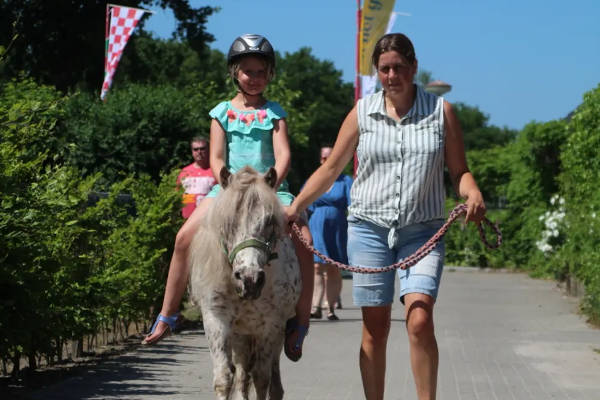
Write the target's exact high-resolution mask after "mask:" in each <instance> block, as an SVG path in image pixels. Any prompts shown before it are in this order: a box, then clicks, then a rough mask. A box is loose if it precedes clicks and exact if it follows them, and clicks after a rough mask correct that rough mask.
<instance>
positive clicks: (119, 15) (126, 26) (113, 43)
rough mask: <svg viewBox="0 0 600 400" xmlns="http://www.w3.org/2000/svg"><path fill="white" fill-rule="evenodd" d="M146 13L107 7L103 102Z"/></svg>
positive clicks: (101, 94) (126, 8) (137, 9)
mask: <svg viewBox="0 0 600 400" xmlns="http://www.w3.org/2000/svg"><path fill="white" fill-rule="evenodd" d="M145 12H150V11H147V10H142V9H140V8H131V7H123V6H116V5H110V4H109V5H107V6H106V43H105V47H106V54H105V57H104V82H103V83H102V92H101V93H100V98H101V99H102V100H104V99H105V98H106V94H107V93H108V89H110V86H111V85H112V81H113V77H114V75H115V71H116V70H117V65H118V64H119V60H121V55H122V54H123V49H125V45H126V44H127V41H128V40H129V37H130V36H131V34H132V33H133V30H134V29H135V27H136V25H137V23H138V21H139V20H140V19H141V18H142V16H143V15H144V13H145ZM109 18H110V24H109Z"/></svg>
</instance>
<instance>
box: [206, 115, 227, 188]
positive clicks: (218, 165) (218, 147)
mask: <svg viewBox="0 0 600 400" xmlns="http://www.w3.org/2000/svg"><path fill="white" fill-rule="evenodd" d="M226 137H227V135H226V134H225V130H224V129H223V127H222V126H221V124H220V123H219V122H218V121H217V120H216V119H213V120H212V121H211V123H210V169H211V170H212V173H213V175H214V176H215V179H216V180H217V182H219V184H220V183H221V169H222V168H223V167H224V166H225V150H226V143H225V140H226Z"/></svg>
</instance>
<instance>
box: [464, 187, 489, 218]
mask: <svg viewBox="0 0 600 400" xmlns="http://www.w3.org/2000/svg"><path fill="white" fill-rule="evenodd" d="M465 204H466V205H467V215H466V216H465V223H468V222H469V221H473V222H474V223H476V224H479V223H480V222H481V221H482V220H483V217H484V216H485V212H486V208H485V202H484V201H483V196H482V195H481V192H480V191H479V190H477V189H475V190H471V191H470V192H469V194H468V195H467V201H466V202H465Z"/></svg>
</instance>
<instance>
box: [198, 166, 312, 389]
mask: <svg viewBox="0 0 600 400" xmlns="http://www.w3.org/2000/svg"><path fill="white" fill-rule="evenodd" d="M220 175H221V182H222V186H223V187H222V189H223V190H221V192H220V193H219V195H218V196H217V197H216V198H215V200H214V201H213V205H212V206H211V209H210V210H209V211H208V213H207V215H206V217H205V218H204V221H203V225H202V227H201V228H200V230H199V231H198V234H196V236H195V237H194V240H193V242H192V244H191V261H192V272H191V293H192V297H193V298H194V299H196V300H198V301H199V302H200V305H201V307H202V317H203V321H204V328H205V331H206V336H207V339H208V343H209V347H210V353H211V357H212V361H213V373H214V382H213V383H214V389H215V392H216V395H217V398H218V399H229V398H230V397H233V396H237V397H241V398H243V399H247V398H248V391H249V387H250V383H251V382H252V383H253V385H254V388H255V390H256V398H257V399H259V400H260V399H265V398H267V395H268V397H269V398H270V399H281V398H283V387H282V385H281V376H280V372H279V357H280V355H281V350H282V348H283V343H284V328H285V324H286V321H287V320H288V319H289V318H291V317H293V316H294V308H295V305H296V302H297V301H298V298H299V296H300V289H301V279H300V269H299V266H298V260H297V258H296V254H295V251H294V247H293V244H292V242H291V240H290V238H289V236H288V235H287V234H286V233H285V229H284V217H283V208H282V205H281V203H280V202H279V199H278V198H277V196H276V194H275V191H274V189H273V186H274V185H275V182H276V181H277V173H276V172H275V170H274V169H273V168H271V169H270V170H269V171H268V172H267V173H266V174H265V175H264V176H263V175H261V174H259V173H257V172H256V171H255V170H253V169H252V168H250V167H246V168H243V169H242V170H240V171H238V172H237V173H236V174H235V175H231V174H230V173H229V171H227V169H226V168H223V169H222V170H221V174H220Z"/></svg>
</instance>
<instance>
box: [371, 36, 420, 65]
mask: <svg viewBox="0 0 600 400" xmlns="http://www.w3.org/2000/svg"><path fill="white" fill-rule="evenodd" d="M387 51H395V52H396V53H398V54H400V55H401V56H402V57H404V58H405V59H406V61H408V62H409V64H411V65H413V64H414V63H415V61H416V56H415V48H414V47H413V44H412V42H411V41H410V39H409V38H408V37H407V36H406V35H404V34H402V33H388V34H387V35H383V36H382V37H381V38H380V39H379V40H378V41H377V43H375V48H374V49H373V56H372V57H371V62H372V63H373V65H374V66H375V68H377V66H378V64H379V56H381V54H383V53H385V52H387Z"/></svg>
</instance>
